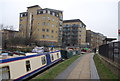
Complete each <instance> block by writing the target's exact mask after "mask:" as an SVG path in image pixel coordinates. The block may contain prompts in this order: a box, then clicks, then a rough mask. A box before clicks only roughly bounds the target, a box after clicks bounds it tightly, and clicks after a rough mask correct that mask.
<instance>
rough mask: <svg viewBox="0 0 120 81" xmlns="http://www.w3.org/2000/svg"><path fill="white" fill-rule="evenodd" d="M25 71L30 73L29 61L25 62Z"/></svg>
mask: <svg viewBox="0 0 120 81" xmlns="http://www.w3.org/2000/svg"><path fill="white" fill-rule="evenodd" d="M26 70H27V71H30V70H31V67H30V61H29V60H27V61H26Z"/></svg>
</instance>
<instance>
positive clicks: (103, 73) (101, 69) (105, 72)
mask: <svg viewBox="0 0 120 81" xmlns="http://www.w3.org/2000/svg"><path fill="white" fill-rule="evenodd" d="M94 61H95V65H96V68H97V71H98V74H99V77H100V79H118V77H117V76H116V75H115V74H113V73H112V72H111V71H110V69H109V67H106V66H105V65H104V64H103V63H102V61H101V60H100V58H99V56H98V55H97V54H96V55H95V56H94Z"/></svg>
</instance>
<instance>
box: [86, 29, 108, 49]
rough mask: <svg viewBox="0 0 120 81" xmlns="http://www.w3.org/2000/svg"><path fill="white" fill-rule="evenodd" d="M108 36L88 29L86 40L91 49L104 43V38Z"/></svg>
mask: <svg viewBox="0 0 120 81" xmlns="http://www.w3.org/2000/svg"><path fill="white" fill-rule="evenodd" d="M105 38H106V37H105V36H104V35H103V34H100V33H96V32H93V31H91V30H87V31H86V42H87V43H88V44H89V47H90V48H91V49H94V48H98V47H99V46H100V45H102V44H103V40H104V39H105Z"/></svg>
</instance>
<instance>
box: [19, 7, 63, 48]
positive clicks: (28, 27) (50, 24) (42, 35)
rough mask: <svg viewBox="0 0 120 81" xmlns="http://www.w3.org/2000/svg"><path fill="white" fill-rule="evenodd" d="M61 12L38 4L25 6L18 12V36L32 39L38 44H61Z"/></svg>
mask: <svg viewBox="0 0 120 81" xmlns="http://www.w3.org/2000/svg"><path fill="white" fill-rule="evenodd" d="M62 23H63V12H62V11H60V10H55V9H49V8H44V9H42V8H41V7H40V6H39V5H35V6H30V7H27V12H22V13H20V23H19V36H20V37H23V38H27V39H29V40H33V41H34V42H36V43H37V44H38V45H41V46H42V45H47V46H50V45H56V46H60V45H61V44H62V31H61V30H62Z"/></svg>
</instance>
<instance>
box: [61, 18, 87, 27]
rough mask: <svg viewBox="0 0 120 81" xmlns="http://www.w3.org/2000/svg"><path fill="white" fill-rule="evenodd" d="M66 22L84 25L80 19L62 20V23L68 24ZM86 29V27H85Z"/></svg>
mask: <svg viewBox="0 0 120 81" xmlns="http://www.w3.org/2000/svg"><path fill="white" fill-rule="evenodd" d="M68 22H81V23H82V24H83V25H85V24H84V23H83V22H82V21H81V20H80V19H70V20H64V21H63V23H68ZM85 27H86V25H85Z"/></svg>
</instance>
